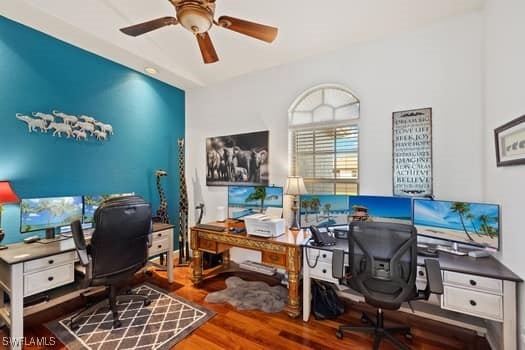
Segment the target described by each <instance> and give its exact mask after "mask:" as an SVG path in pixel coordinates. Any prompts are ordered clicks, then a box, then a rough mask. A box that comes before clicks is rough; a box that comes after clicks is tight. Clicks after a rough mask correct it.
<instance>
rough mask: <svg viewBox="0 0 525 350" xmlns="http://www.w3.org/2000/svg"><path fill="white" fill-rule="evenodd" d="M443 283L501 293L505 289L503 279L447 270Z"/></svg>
mask: <svg viewBox="0 0 525 350" xmlns="http://www.w3.org/2000/svg"><path fill="white" fill-rule="evenodd" d="M443 283H444V284H448V285H452V286H454V287H459V286H461V287H468V288H470V289H475V290H483V291H488V292H493V293H498V294H501V293H502V291H503V285H502V281H501V280H497V279H494V278H488V277H480V276H475V275H469V274H466V273H458V272H452V271H445V273H444V276H443Z"/></svg>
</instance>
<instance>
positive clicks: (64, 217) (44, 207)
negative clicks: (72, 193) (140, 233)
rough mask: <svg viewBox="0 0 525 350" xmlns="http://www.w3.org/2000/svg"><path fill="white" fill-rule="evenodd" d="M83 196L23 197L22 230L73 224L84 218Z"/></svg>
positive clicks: (37, 229) (21, 203)
mask: <svg viewBox="0 0 525 350" xmlns="http://www.w3.org/2000/svg"><path fill="white" fill-rule="evenodd" d="M82 207H83V206H82V197H80V196H78V197H52V198H32V199H22V201H21V202H20V232H22V233H24V232H31V231H40V230H45V229H47V228H56V227H60V226H66V225H69V224H71V222H73V221H75V220H80V219H81V218H82Z"/></svg>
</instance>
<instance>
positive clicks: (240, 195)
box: [228, 186, 283, 219]
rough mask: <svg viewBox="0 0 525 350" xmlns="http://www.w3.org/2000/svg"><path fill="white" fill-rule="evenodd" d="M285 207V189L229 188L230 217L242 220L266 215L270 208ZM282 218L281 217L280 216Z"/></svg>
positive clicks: (267, 187) (271, 187) (259, 187)
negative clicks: (261, 214)
mask: <svg viewBox="0 0 525 350" xmlns="http://www.w3.org/2000/svg"><path fill="white" fill-rule="evenodd" d="M282 207H283V188H282V187H273V186H229V187H228V217H229V218H231V219H240V218H242V217H244V216H247V215H251V214H256V213H263V214H264V213H266V212H267V211H268V208H278V209H281V210H280V212H281V214H282ZM279 216H280V215H279Z"/></svg>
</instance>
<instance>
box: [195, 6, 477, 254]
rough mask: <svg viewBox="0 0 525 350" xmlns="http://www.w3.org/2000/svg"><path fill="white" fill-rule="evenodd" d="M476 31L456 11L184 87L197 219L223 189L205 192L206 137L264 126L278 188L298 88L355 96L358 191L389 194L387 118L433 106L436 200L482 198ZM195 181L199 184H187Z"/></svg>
mask: <svg viewBox="0 0 525 350" xmlns="http://www.w3.org/2000/svg"><path fill="white" fill-rule="evenodd" d="M482 29H483V16H482V14H481V13H474V14H469V15H462V16H459V17H454V18H452V19H447V20H444V21H441V22H438V23H434V24H432V25H429V26H427V27H425V28H422V29H420V30H416V31H411V32H409V33H403V34H398V35H396V36H393V37H390V38H387V39H384V40H381V41H376V42H372V43H368V44H362V45H356V46H352V47H348V48H344V49H341V50H339V51H336V52H333V53H331V54H327V55H323V56H316V57H311V58H309V59H306V60H304V61H301V62H298V63H293V64H289V65H284V66H280V67H277V68H273V69H270V70H265V71H261V72H256V73H252V74H249V75H245V76H242V77H239V78H237V79H234V80H229V81H227V82H224V83H221V84H218V85H214V86H211V87H207V88H202V89H198V90H190V91H187V93H186V108H187V110H186V140H187V159H188V162H187V173H188V177H189V178H188V184H189V190H188V193H189V194H190V197H192V194H193V196H197V197H199V196H200V195H201V194H202V196H203V197H202V198H203V199H204V201H205V203H206V207H207V213H206V216H205V218H204V220H203V222H205V221H210V220H213V219H214V218H215V217H214V211H215V209H214V208H215V207H216V206H218V205H226V202H227V198H226V188H225V187H206V184H205V174H206V171H205V138H206V137H210V136H221V135H229V134H237V133H244V132H252V131H258V130H270V183H271V184H275V185H283V184H284V181H285V179H286V176H287V175H288V154H287V147H288V133H287V110H288V108H289V106H290V104H291V103H292V101H293V100H294V99H295V98H296V97H297V96H298V95H299V94H300V93H301V92H302V91H304V90H306V89H308V88H310V87H312V86H315V85H318V84H321V83H339V84H342V85H345V86H347V87H349V88H350V89H351V90H352V91H353V92H354V93H355V94H356V95H357V96H358V97H359V98H360V99H361V119H362V120H361V124H360V127H361V136H360V168H361V171H360V181H361V184H360V192H361V194H382V195H391V194H392V137H391V133H392V112H393V111H399V110H405V109H412V108H420V107H432V113H433V152H434V155H433V159H434V166H433V167H434V193H435V195H436V196H437V197H438V198H441V199H461V200H473V201H476V200H478V201H479V200H482V198H483V183H484V179H483V176H484V175H483V170H484V168H483V165H484V162H483V152H482V151H483V149H484V147H483V124H482V122H483V118H482V93H483V89H482V70H483V67H482V59H481V55H482V51H483V45H482V42H483V30H482ZM271 49H272V48H271V46H268V50H269V51H271ZM190 178H191V179H190ZM192 180H193V181H198V183H197V186H193V188H192V182H193V181H192ZM197 201H198V200H197ZM190 203H195V202H193V201H192V200H191V199H190ZM191 207H194V205H190V208H191ZM191 219H193V215H190V220H191ZM232 258H233V259H234V260H235V259H236V255H235V253H234V254H232Z"/></svg>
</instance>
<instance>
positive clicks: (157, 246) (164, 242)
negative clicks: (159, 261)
mask: <svg viewBox="0 0 525 350" xmlns="http://www.w3.org/2000/svg"><path fill="white" fill-rule="evenodd" d="M169 246H170V240H169V238H163V239H158V240H153V243H152V245H151V248H149V249H148V256H152V255H157V254H159V253H163V252H167V251H168V248H169Z"/></svg>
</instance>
